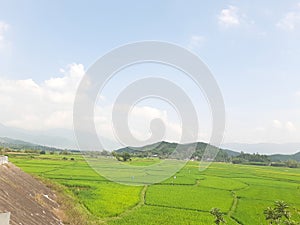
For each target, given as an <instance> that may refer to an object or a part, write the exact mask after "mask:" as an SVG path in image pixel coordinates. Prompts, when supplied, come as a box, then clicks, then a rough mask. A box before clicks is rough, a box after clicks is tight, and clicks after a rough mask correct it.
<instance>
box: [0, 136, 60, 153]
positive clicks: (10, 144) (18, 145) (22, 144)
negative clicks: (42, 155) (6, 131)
mask: <svg viewBox="0 0 300 225" xmlns="http://www.w3.org/2000/svg"><path fill="white" fill-rule="evenodd" d="M0 146H1V147H7V148H11V149H15V150H21V149H33V150H45V151H61V149H58V148H54V147H48V146H42V145H38V144H33V143H30V142H26V141H21V140H16V139H12V138H7V137H0Z"/></svg>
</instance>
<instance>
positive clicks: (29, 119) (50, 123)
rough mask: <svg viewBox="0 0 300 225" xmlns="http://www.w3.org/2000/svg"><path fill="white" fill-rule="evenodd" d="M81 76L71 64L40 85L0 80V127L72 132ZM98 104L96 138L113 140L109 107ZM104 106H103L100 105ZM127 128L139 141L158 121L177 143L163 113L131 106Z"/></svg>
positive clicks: (79, 68) (178, 128) (176, 125)
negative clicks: (75, 100) (0, 124)
mask: <svg viewBox="0 0 300 225" xmlns="http://www.w3.org/2000/svg"><path fill="white" fill-rule="evenodd" d="M84 73H85V69H84V66H83V65H81V64H75V63H73V64H71V65H68V66H67V67H66V68H65V69H61V70H60V76H57V77H52V78H50V79H47V80H45V81H43V82H41V83H37V82H35V81H34V80H32V79H26V80H7V79H3V78H2V79H1V78H0V105H1V110H0V123H2V124H4V125H6V126H10V127H16V128H21V129H25V130H34V131H46V130H49V129H57V128H64V129H72V128H73V103H74V99H75V94H76V90H77V87H78V85H79V82H80V81H81V79H82V77H83V75H84ZM99 100H100V101H101V103H102V104H97V105H96V107H95V118H94V121H95V124H96V127H97V132H98V134H99V136H102V137H104V138H107V139H110V140H114V141H115V140H117V138H115V133H114V131H113V127H112V115H111V114H112V109H113V103H111V102H106V100H105V98H104V97H103V96H99ZM103 104H104V105H103ZM129 115H130V116H129V128H130V130H131V131H132V134H133V135H134V136H135V137H136V138H137V139H140V140H145V139H147V138H148V137H149V131H150V124H151V121H152V120H153V119H157V118H159V119H161V121H163V123H164V125H165V127H166V133H165V137H166V139H169V140H175V141H176V140H177V141H178V140H179V138H180V132H181V126H180V123H176V122H173V121H169V119H168V114H167V112H166V111H164V110H160V109H157V108H155V107H146V106H135V107H134V108H133V110H132V111H131V112H130V114H129Z"/></svg>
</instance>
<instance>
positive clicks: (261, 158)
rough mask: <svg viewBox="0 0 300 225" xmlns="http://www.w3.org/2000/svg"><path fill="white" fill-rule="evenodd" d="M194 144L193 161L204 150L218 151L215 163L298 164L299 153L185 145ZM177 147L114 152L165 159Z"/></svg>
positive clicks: (160, 145)
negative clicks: (250, 151) (237, 161)
mask: <svg viewBox="0 0 300 225" xmlns="http://www.w3.org/2000/svg"><path fill="white" fill-rule="evenodd" d="M194 144H196V145H197V147H196V151H195V152H194V153H193V155H192V158H193V159H201V158H202V156H203V154H204V151H205V149H206V148H207V149H209V150H208V151H211V152H215V151H218V150H219V152H218V154H217V156H216V158H215V159H214V160H215V161H221V162H227V161H231V160H232V159H239V160H240V159H241V160H242V161H244V160H246V161H258V162H280V161H282V162H284V161H288V160H296V161H298V162H300V152H298V153H296V154H292V155H283V154H274V155H260V154H258V153H256V154H247V153H246V154H245V153H242V154H241V153H240V152H236V151H232V150H229V149H221V148H217V147H215V146H212V145H210V144H207V143H204V142H197V143H192V144H187V145H194ZM177 146H183V145H182V144H177V143H170V142H166V141H163V142H158V143H155V144H151V145H146V146H143V147H126V148H121V149H118V150H116V152H117V153H124V152H128V153H130V154H132V155H135V156H138V157H147V156H157V157H160V158H167V157H169V156H170V155H171V154H172V152H173V151H174V150H175V148H176V147H177Z"/></svg>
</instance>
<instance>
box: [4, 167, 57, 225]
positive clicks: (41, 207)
mask: <svg viewBox="0 0 300 225" xmlns="http://www.w3.org/2000/svg"><path fill="white" fill-rule="evenodd" d="M55 199H56V196H55V194H54V193H53V192H52V191H51V190H50V189H49V188H47V187H46V186H45V185H44V184H42V183H41V182H39V181H37V180H36V179H34V178H33V177H32V176H30V175H28V174H26V173H24V172H23V171H22V170H20V169H19V168H18V167H16V166H14V165H13V164H11V163H9V164H6V165H0V212H11V219H10V224H11V225H19V224H23V225H41V224H50V225H59V224H62V223H61V221H60V220H59V219H58V217H57V216H56V215H55V214H54V212H55V211H56V212H58V211H59V209H58V208H59V205H58V204H57V202H56V201H55Z"/></svg>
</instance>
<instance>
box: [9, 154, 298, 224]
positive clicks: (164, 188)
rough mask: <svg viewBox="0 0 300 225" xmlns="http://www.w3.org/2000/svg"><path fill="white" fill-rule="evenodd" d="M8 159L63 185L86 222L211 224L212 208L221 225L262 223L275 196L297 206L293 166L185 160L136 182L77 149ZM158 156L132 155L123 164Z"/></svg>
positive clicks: (140, 163) (147, 161)
mask: <svg viewBox="0 0 300 225" xmlns="http://www.w3.org/2000/svg"><path fill="white" fill-rule="evenodd" d="M71 158H72V160H71ZM10 161H11V162H13V163H14V164H15V165H17V166H18V167H20V168H21V169H22V170H24V171H25V172H27V173H30V174H32V175H34V176H38V177H40V178H41V179H44V180H47V181H49V180H50V182H52V183H54V184H57V185H60V186H62V187H64V190H65V194H68V195H71V196H72V198H73V200H74V202H76V204H78V205H79V206H80V207H81V208H82V212H83V213H85V214H87V215H88V217H87V218H88V220H89V222H88V223H87V224H213V221H214V218H213V217H212V216H211V215H210V213H209V211H210V210H211V208H214V207H217V208H220V209H221V211H222V212H224V213H225V216H224V218H225V220H226V221H227V224H245V225H247V224H249V225H252V224H267V223H266V222H265V219H264V214H263V211H264V209H265V208H266V207H268V206H270V205H272V204H273V203H274V201H276V200H283V201H285V202H287V203H288V204H289V205H290V206H291V207H295V208H298V209H300V169H297V168H295V169H291V168H277V167H268V166H249V165H237V164H236V165H233V164H229V163H213V164H211V165H210V166H209V167H208V168H207V169H205V170H203V171H201V170H199V165H198V164H197V162H189V163H187V165H186V166H185V167H184V168H182V169H181V170H180V171H179V172H178V173H177V174H175V175H174V176H172V177H171V178H169V179H167V180H165V181H163V182H161V183H158V184H154V185H147V186H144V187H141V186H126V185H121V184H118V183H114V182H111V181H109V180H106V179H105V178H104V177H102V176H100V175H99V174H98V173H96V172H95V171H94V170H93V169H92V168H90V166H89V165H88V163H87V162H86V161H85V160H84V158H83V157H82V156H81V155H79V154H76V155H68V156H66V157H65V159H64V160H63V156H62V155H57V154H54V155H48V154H46V155H34V154H14V155H10ZM158 161H159V160H158V159H133V161H131V162H128V164H132V165H135V166H143V165H151V164H153V163H157V162H158ZM74 204H75V203H74ZM296 217H297V215H296ZM295 219H297V220H299V219H300V218H295Z"/></svg>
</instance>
